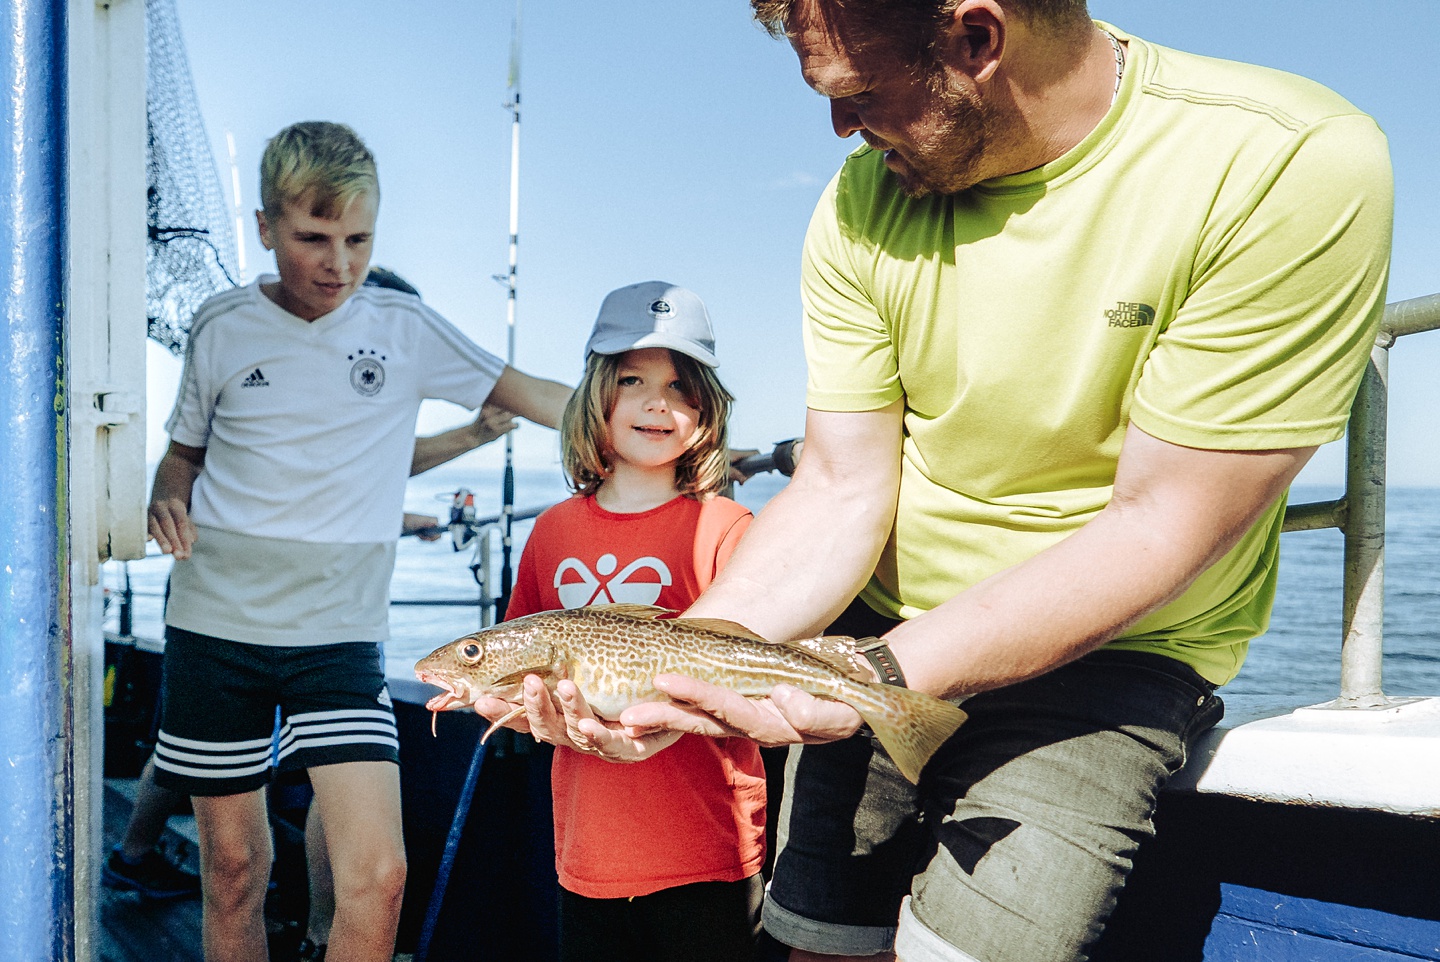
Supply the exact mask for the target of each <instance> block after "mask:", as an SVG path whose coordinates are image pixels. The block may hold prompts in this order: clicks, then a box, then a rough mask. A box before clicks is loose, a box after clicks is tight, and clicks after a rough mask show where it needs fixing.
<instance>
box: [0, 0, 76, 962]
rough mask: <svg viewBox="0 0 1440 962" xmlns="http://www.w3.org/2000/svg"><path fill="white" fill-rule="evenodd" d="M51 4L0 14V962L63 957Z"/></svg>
mask: <svg viewBox="0 0 1440 962" xmlns="http://www.w3.org/2000/svg"><path fill="white" fill-rule="evenodd" d="M65 31H66V19H65V3H64V0H7V2H5V3H4V4H0V70H3V72H4V77H3V88H4V89H3V92H0V104H3V109H4V113H5V119H4V127H3V130H4V136H5V148H4V150H0V296H3V301H0V311H3V313H4V315H5V331H4V338H3V342H0V960H15V962H22V960H23V962H36V960H46V959H51V960H69V959H73V958H74V957H75V945H74V919H75V901H74V899H75V886H74V864H75V831H74V801H73V799H74V791H73V789H74V770H73V766H72V762H71V757H72V755H71V746H72V743H73V742H72V734H73V732H72V728H71V726H72V722H73V718H72V715H71V694H72V687H71V684H72V676H71V659H70V617H69V607H70V605H69V556H68V539H67V537H66V533H67V527H68V524H69V510H68V505H67V502H66V487H65V486H66V480H67V469H66V427H67V404H66V400H65V367H64V365H65V347H66V335H65V303H64V294H65V278H66V273H65V264H66V257H67V240H68V238H67V233H66V189H65V177H66V134H65V127H66V121H67V111H66V57H65Z"/></svg>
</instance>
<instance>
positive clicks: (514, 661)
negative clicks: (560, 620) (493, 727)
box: [415, 615, 564, 709]
mask: <svg viewBox="0 0 1440 962" xmlns="http://www.w3.org/2000/svg"><path fill="white" fill-rule="evenodd" d="M541 617H542V616H540V615H530V616H527V617H525V618H517V619H515V620H514V621H507V622H504V623H503V624H499V625H495V626H494V627H491V628H485V629H482V630H480V631H476V632H472V633H471V634H468V635H464V636H462V637H460V638H456V639H455V640H454V641H452V642H450V643H449V644H446V645H441V646H440V647H439V648H436V649H435V650H434V651H432V652H430V654H428V655H426V656H425V657H424V658H421V659H420V660H419V661H417V662H416V663H415V677H417V678H419V679H420V680H421V681H423V682H425V683H426V684H429V685H434V686H435V687H436V688H440V689H442V690H443V691H444V694H443V695H437V696H436V697H435V698H433V699H431V705H432V707H438V708H442V709H443V708H451V707H456V706H460V705H473V704H474V703H475V700H476V699H477V698H479V697H481V696H489V697H493V698H502V699H504V700H506V701H519V700H520V693H521V688H522V686H523V684H524V681H525V676H526V675H539V676H540V677H541V679H542V680H544V681H545V683H546V685H547V686H549V687H551V688H554V686H555V682H556V681H558V680H559V679H560V678H561V677H564V676H563V674H562V672H561V667H562V666H561V664H560V659H559V657H558V655H557V651H556V648H555V645H554V644H552V643H551V641H550V640H549V639H548V638H547V637H546V635H545V631H544V625H543V623H540V622H539V619H540V618H541Z"/></svg>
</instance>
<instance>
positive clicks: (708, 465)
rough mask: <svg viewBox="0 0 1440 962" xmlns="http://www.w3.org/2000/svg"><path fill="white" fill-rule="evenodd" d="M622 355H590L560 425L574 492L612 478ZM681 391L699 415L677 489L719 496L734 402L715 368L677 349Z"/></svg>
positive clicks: (674, 354)
mask: <svg viewBox="0 0 1440 962" xmlns="http://www.w3.org/2000/svg"><path fill="white" fill-rule="evenodd" d="M624 357H625V355H624V354H623V353H622V354H591V355H590V356H589V358H587V359H586V361H585V374H584V376H583V377H581V378H580V384H579V386H578V387H576V388H575V393H574V394H573V395H571V397H570V403H569V404H567V405H566V406H565V416H564V419H563V420H562V421H561V423H560V457H561V461H562V462H563V463H564V466H565V474H566V476H567V478H568V479H569V483H570V489H571V490H572V491H574V492H576V493H577V494H582V495H589V494H594V493H595V491H596V490H597V489H598V488H599V487H600V485H601V484H602V483H603V482H604V481H605V479H606V478H608V477H609V476H610V473H611V471H612V470H613V467H614V466H613V465H612V464H611V462H610V460H609V452H610V439H609V428H608V427H607V425H606V422H607V421H608V420H609V418H610V414H611V412H612V411H614V410H615V395H616V393H617V391H618V388H619V384H618V381H619V370H620V364H621V361H622V359H623V358H624ZM670 357H671V360H672V361H673V362H674V364H675V374H676V375H677V377H678V378H679V380H680V390H681V392H683V393H684V395H685V397H686V399H687V400H688V401H689V402H690V403H691V404H693V405H694V406H695V408H696V410H697V411H699V414H700V417H699V423H698V424H697V425H696V428H695V436H694V437H693V438H692V439H691V441H690V446H689V447H688V448H687V449H686V450H685V453H684V454H682V455H681V456H680V459H679V460H678V461H677V462H676V463H675V487H676V489H678V490H679V492H680V493H681V494H683V495H686V496H688V497H692V498H697V499H702V498H706V497H709V496H710V495H713V494H718V493H720V492H721V491H722V490H724V488H725V484H726V482H727V481H728V480H729V477H730V445H729V441H728V434H727V428H726V425H727V424H728V423H729V421H730V404H731V402H732V401H734V400H735V399H734V398H733V397H732V396H731V395H730V392H729V391H727V390H725V386H724V385H723V384H721V383H720V378H719V376H718V375H716V373H715V370H714V368H711V367H707V366H706V365H704V364H701V363H700V362H699V361H697V360H695V359H694V358H692V357H690V356H689V355H686V354H682V353H680V352H679V351H671V352H670Z"/></svg>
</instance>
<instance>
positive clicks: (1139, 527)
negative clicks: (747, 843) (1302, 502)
mask: <svg viewBox="0 0 1440 962" xmlns="http://www.w3.org/2000/svg"><path fill="white" fill-rule="evenodd" d="M753 3H754V6H755V8H756V11H757V15H758V17H759V19H760V20H761V21H762V22H764V23H765V24H766V25H767V26H769V27H770V28H771V29H772V31H773V32H775V33H777V34H778V35H782V36H785V37H787V38H788V39H789V41H790V43H791V45H792V46H793V47H794V49H795V51H796V53H797V54H798V56H799V60H800V67H801V71H802V74H803V76H804V79H805V82H806V83H807V84H809V85H810V86H811V87H812V88H814V89H815V90H816V91H817V92H819V93H820V94H821V95H823V96H825V97H826V98H827V99H828V100H829V102H830V111H831V118H832V122H833V124H834V127H835V131H836V133H837V134H839V135H840V136H842V137H843V136H848V135H850V134H852V133H859V134H860V135H861V137H862V138H863V139H864V140H865V141H866V146H864V147H862V148H861V149H859V150H857V151H856V152H855V153H853V154H852V155H851V156H850V157H849V159H848V160H847V161H846V163H845V165H844V166H843V168H842V169H841V170H840V172H839V174H838V175H837V176H836V178H835V179H834V180H833V181H832V182H831V184H830V186H829V187H828V188H827V190H826V191H825V194H824V196H823V197H822V198H821V201H820V204H819V206H818V208H817V210H816V212H815V215H814V219H813V221H812V223H811V226H810V230H809V234H808V236H807V239H806V246H805V259H804V267H803V274H802V295H803V303H804V308H805V344H806V351H807V359H808V362H809V386H808V395H807V404H808V407H809V415H808V418H807V422H806V431H805V436H806V441H805V450H804V455H803V457H802V458H801V461H800V465H799V468H798V470H797V471H796V473H795V476H794V479H793V480H792V482H791V483H790V485H789V486H788V487H787V489H786V490H785V491H784V492H782V493H781V494H780V495H779V496H778V497H777V498H776V499H775V500H774V501H773V502H772V503H771V504H770V505H769V506H767V508H766V509H765V510H764V511H763V512H761V514H760V515H759V517H758V518H757V520H756V522H755V524H754V526H753V527H752V528H751V530H750V532H749V533H748V534H747V535H746V537H745V539H744V540H743V542H742V543H741V545H740V547H739V549H738V551H737V553H736V555H735V557H734V559H733V560H732V562H731V564H730V566H729V567H728V568H727V570H726V572H725V573H724V574H723V575H722V576H721V577H720V578H719V579H718V580H717V581H716V582H715V584H714V585H713V586H712V587H711V588H710V590H709V591H708V592H706V594H705V595H704V596H702V597H701V598H700V599H699V601H697V603H696V604H695V606H694V607H693V608H692V609H691V610H690V612H689V614H690V615H692V616H695V617H701V616H704V617H712V618H713V617H718V618H727V619H731V620H734V621H737V622H740V623H742V624H744V625H746V626H747V627H749V628H750V629H752V630H753V631H756V632H758V633H759V634H761V635H763V636H765V637H768V638H772V639H783V638H797V637H803V636H805V635H808V634H812V633H815V632H817V631H819V630H821V629H823V628H824V627H825V626H826V625H827V624H828V623H830V622H831V620H832V619H835V618H836V616H837V615H841V613H842V611H844V610H845V609H846V606H847V603H849V602H850V601H851V600H852V599H856V598H857V595H858V600H857V601H856V602H855V604H853V605H851V606H850V608H849V610H848V611H845V613H844V616H843V617H841V619H840V621H839V622H837V623H836V626H835V627H834V628H833V629H832V630H835V631H839V632H843V633H848V634H854V635H856V636H857V637H864V636H866V635H870V634H875V635H880V636H882V637H883V640H884V641H885V642H887V643H888V646H889V652H888V653H887V652H884V651H881V652H879V653H878V654H879V655H881V656H885V655H887V654H888V658H882V664H881V665H878V666H877V672H876V673H877V677H878V678H880V679H881V680H888V681H891V682H892V683H895V682H898V683H902V684H908V685H909V686H910V687H912V688H917V689H921V690H924V691H927V692H931V693H933V694H936V695H940V696H943V697H960V696H969V698H968V700H967V702H966V705H965V707H966V710H967V711H968V712H969V714H970V720H969V721H968V722H967V723H966V724H965V725H964V726H963V727H962V728H961V729H960V731H959V732H958V733H957V734H956V736H955V737H954V738H952V739H951V740H950V741H949V742H948V743H947V744H946V745H945V746H944V747H943V748H942V749H941V751H940V752H938V753H937V754H936V756H935V757H934V758H933V759H932V760H931V762H930V764H929V766H928V767H927V768H926V770H925V773H924V777H923V778H922V779H921V784H920V786H919V787H918V788H917V787H914V786H911V785H909V783H908V782H905V781H904V780H903V779H901V778H900V777H899V775H898V774H897V773H896V771H895V768H894V766H893V764H892V763H890V761H889V759H888V758H887V757H886V756H885V755H884V753H883V752H881V751H879V750H878V749H876V748H874V747H872V744H871V741H870V739H867V738H849V737H846V736H850V735H852V734H853V733H855V732H856V730H857V728H858V726H859V718H858V716H857V715H856V713H855V712H854V711H853V709H851V708H849V707H848V706H845V705H843V704H840V703H836V702H825V701H820V700H817V699H813V698H810V697H809V696H806V695H803V694H801V693H799V692H796V691H793V690H789V689H777V691H776V693H775V694H774V695H773V696H772V698H771V699H769V700H764V701H760V702H753V701H746V700H743V699H740V698H739V697H738V696H735V695H733V694H732V693H728V692H724V691H722V690H719V689H715V688H713V687H709V686H705V685H701V684H699V683H698V682H695V681H693V680H690V679H677V678H673V677H665V676H662V680H661V684H662V685H663V686H664V687H665V688H666V690H667V691H669V693H670V694H671V695H672V696H673V697H675V698H677V699H680V700H682V701H684V702H688V703H690V704H691V705H693V706H695V707H694V710H685V709H682V708H681V707H679V706H676V705H647V706H639V707H636V708H633V709H631V710H629V711H628V712H626V713H625V715H624V716H622V721H624V722H626V723H628V724H631V725H642V724H646V725H659V726H664V727H669V728H672V729H676V730H691V731H705V732H709V733H712V734H727V733H729V734H733V733H735V732H741V733H744V734H748V735H750V736H752V737H755V738H757V739H759V740H761V741H762V742H766V743H769V744H783V743H787V742H798V741H802V740H803V741H806V742H811V743H821V742H823V743H826V744H809V745H807V746H806V747H805V748H804V750H803V751H800V752H799V753H798V755H792V759H791V778H790V780H789V784H788V786H787V792H788V793H789V802H788V805H787V812H788V817H787V821H786V823H785V824H784V825H783V826H781V835H782V838H784V839H785V844H784V847H783V848H782V849H781V851H780V854H779V858H778V862H777V864H776V869H775V878H774V881H773V882H772V885H771V887H770V891H769V894H768V896H767V901H766V905H765V915H764V920H765V927H766V929H767V930H768V931H769V932H770V933H771V934H772V935H774V936H775V937H776V938H778V939H779V940H780V941H782V942H784V943H787V944H789V945H792V946H795V947H797V949H798V950H799V951H797V952H796V953H794V954H792V956H791V958H792V959H801V958H803V959H811V958H816V957H834V956H851V957H864V956H873V955H875V954H876V953H885V952H889V951H892V950H893V951H897V952H898V954H899V955H900V956H901V957H902V958H904V959H905V960H906V962H915V960H921V959H925V960H929V959H949V960H958V962H976V960H978V962H1022V960H1023V962H1061V960H1072V959H1078V958H1083V957H1085V955H1086V954H1087V951H1088V949H1087V947H1088V946H1090V945H1091V944H1093V942H1094V941H1095V939H1096V938H1097V937H1098V936H1099V934H1100V932H1101V930H1102V928H1103V926H1104V922H1105V919H1106V917H1107V916H1108V914H1109V912H1110V909H1111V907H1112V906H1113V904H1114V900H1115V897H1116V894H1117V892H1118V890H1119V888H1120V886H1121V885H1122V884H1123V881H1124V878H1125V875H1126V873H1127V872H1128V871H1129V867H1130V864H1131V859H1132V857H1133V854H1134V851H1135V848H1136V846H1137V845H1138V844H1139V842H1140V840H1141V839H1143V838H1145V837H1147V836H1148V835H1149V834H1150V833H1151V831H1152V829H1151V823H1150V818H1151V814H1152V811H1153V806H1154V800H1155V797H1156V795H1157V793H1158V791H1159V789H1160V787H1161V786H1162V785H1163V783H1164V781H1165V779H1166V778H1167V777H1168V776H1169V775H1170V774H1171V773H1173V772H1174V771H1175V770H1176V769H1177V768H1178V767H1179V766H1180V765H1181V764H1183V762H1184V758H1185V754H1186V751H1187V748H1188V746H1189V744H1190V742H1191V740H1192V739H1193V738H1194V736H1195V735H1197V734H1198V733H1200V732H1202V731H1204V730H1205V729H1206V728H1208V727H1209V726H1211V725H1213V724H1214V723H1215V721H1216V720H1218V718H1219V716H1220V712H1221V708H1220V705H1219V701H1218V699H1216V698H1215V696H1214V694H1213V691H1214V688H1215V687H1216V686H1218V685H1222V684H1224V683H1225V682H1227V681H1229V680H1230V679H1231V678H1233V677H1234V675H1235V673H1236V671H1237V670H1238V669H1239V667H1240V664H1241V662H1242V660H1243V658H1244V654H1245V649H1246V645H1247V643H1248V641H1249V639H1251V638H1253V637H1255V636H1256V635H1258V634H1260V633H1261V632H1262V631H1263V630H1264V628H1265V625H1266V622H1267V619H1268V617H1269V611H1270V605H1271V601H1272V598H1273V595H1274V590H1275V565H1276V554H1277V549H1278V540H1279V531H1280V520H1281V515H1282V513H1283V509H1284V500H1285V491H1286V489H1287V487H1288V486H1289V484H1290V482H1291V481H1292V480H1293V479H1294V477H1295V476H1296V474H1297V473H1298V472H1299V470H1300V469H1301V467H1302V466H1303V465H1304V464H1305V462H1306V461H1307V460H1308V459H1309V457H1310V456H1311V455H1312V454H1313V452H1314V450H1315V448H1316V447H1317V446H1318V445H1320V444H1323V443H1325V442H1327V441H1331V440H1334V439H1336V438H1338V437H1340V436H1341V434H1342V433H1343V430H1344V424H1345V420H1346V416H1347V412H1348V409H1349V406H1350V403H1351V400H1352V398H1353V395H1354V392H1355V389H1356V386H1357V384H1358V382H1359V378H1360V375H1361V373H1362V370H1363V368H1364V365H1365V363H1366V359H1367V358H1368V356H1369V351H1370V347H1371V345H1372V344H1373V341H1374V337H1375V333H1376V328H1377V324H1378V321H1379V318H1380V316H1381V313H1382V311H1383V306H1384V294H1385V281H1386V271H1387V264H1388V259H1389V244H1390V221H1391V208H1392V197H1391V174H1390V166H1389V160H1388V155H1387V149H1386V144H1385V140H1384V137H1383V135H1382V134H1381V133H1380V132H1379V130H1378V129H1377V128H1376V126H1375V124H1374V122H1373V121H1372V120H1371V119H1370V118H1368V117H1366V116H1365V115H1363V114H1361V113H1360V112H1359V111H1357V110H1356V109H1355V108H1354V107H1352V106H1351V105H1349V104H1348V103H1346V102H1345V101H1344V100H1342V99H1341V98H1340V97H1338V96H1336V95H1335V94H1333V93H1331V92H1330V91H1328V90H1326V89H1324V88H1322V87H1320V86H1318V85H1316V84H1313V83H1311V82H1309V81H1306V80H1303V79H1301V78H1298V77H1293V76H1289V75H1286V74H1281V73H1278V72H1276V71H1272V70H1267V69H1263V68H1259V67H1251V66H1246V65H1241V64H1235V63H1226V62H1221V61H1216V60H1211V59H1207V58H1202V57H1197V56H1192V55H1189V54H1184V53H1180V52H1178V51H1174V50H1169V49H1165V48H1162V47H1159V46H1156V45H1154V44H1150V43H1146V42H1145V41H1143V40H1141V39H1139V38H1137V37H1133V36H1130V35H1129V34H1127V33H1125V32H1124V31H1122V30H1120V29H1118V28H1115V27H1111V26H1109V25H1107V24H1102V23H1097V22H1094V21H1092V20H1091V19H1090V18H1089V14H1088V12H1087V10H1086V8H1085V4H1084V2H1083V0H948V2H947V0H909V2H880V0H846V2H845V3H844V4H843V5H841V4H840V3H838V2H837V0H753ZM895 666H898V668H897V667H895ZM609 737H610V741H609V743H607V745H606V749H605V753H606V754H608V755H611V756H612V757H620V756H622V755H625V754H627V753H629V754H635V753H643V752H645V751H653V750H655V749H656V748H658V747H660V746H661V744H662V742H663V740H664V738H665V737H669V735H668V734H667V735H665V736H656V735H651V736H646V738H642V739H627V738H626V737H625V735H624V733H617V732H612V733H611V734H610V736H609ZM922 814H923V817H922ZM917 869H918V873H917Z"/></svg>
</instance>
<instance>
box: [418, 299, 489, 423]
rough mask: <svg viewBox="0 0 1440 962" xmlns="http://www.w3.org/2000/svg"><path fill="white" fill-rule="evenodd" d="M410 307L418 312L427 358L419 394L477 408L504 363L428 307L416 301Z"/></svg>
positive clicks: (420, 333) (487, 393)
mask: <svg viewBox="0 0 1440 962" xmlns="http://www.w3.org/2000/svg"><path fill="white" fill-rule="evenodd" d="M413 306H414V308H415V310H417V311H418V312H419V319H420V322H421V323H420V324H419V325H417V327H418V333H419V336H420V337H422V338H423V339H424V342H425V351H424V353H425V357H426V359H427V363H426V364H425V366H424V373H423V375H422V376H421V378H420V391H421V396H422V397H425V398H435V399H438V400H441V401H451V402H453V403H455V404H459V405H461V406H462V407H466V408H470V409H471V410H473V409H475V408H478V407H479V406H480V405H481V404H483V403H485V399H486V398H487V397H489V396H490V392H491V391H492V390H494V389H495V383H496V382H497V381H499V380H500V375H501V374H502V373H503V372H504V370H505V362H504V361H503V360H501V359H500V358H498V357H496V356H495V355H494V354H491V353H490V352H489V351H487V350H485V349H484V348H482V347H480V346H479V345H478V344H476V343H475V342H474V341H472V340H470V339H469V338H468V337H466V336H465V335H464V334H462V333H461V332H460V330H459V329H458V328H456V327H455V325H453V324H451V323H450V322H449V321H447V320H446V319H445V318H443V317H441V316H440V315H439V314H438V313H436V312H435V311H433V310H431V309H430V308H429V307H426V306H425V305H424V304H420V303H418V302H417V303H416V304H415V305H413Z"/></svg>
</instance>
